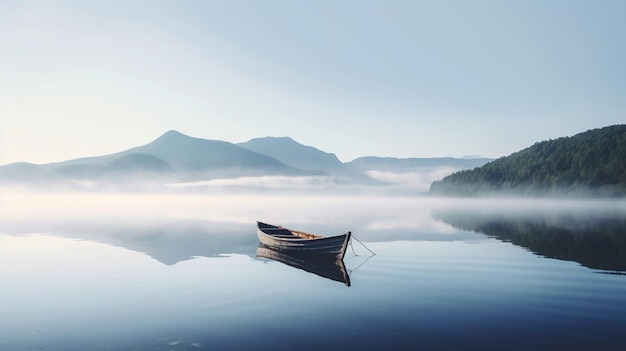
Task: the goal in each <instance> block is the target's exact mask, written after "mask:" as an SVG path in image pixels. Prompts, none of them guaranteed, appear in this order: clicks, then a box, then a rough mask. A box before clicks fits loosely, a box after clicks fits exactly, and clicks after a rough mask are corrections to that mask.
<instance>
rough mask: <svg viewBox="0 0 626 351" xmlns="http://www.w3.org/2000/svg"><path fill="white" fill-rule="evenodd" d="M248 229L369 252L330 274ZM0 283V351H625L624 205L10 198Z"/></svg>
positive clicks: (266, 197)
mask: <svg viewBox="0 0 626 351" xmlns="http://www.w3.org/2000/svg"><path fill="white" fill-rule="evenodd" d="M256 220H262V221H264V222H268V223H273V224H281V225H284V226H286V227H290V228H294V229H301V230H304V231H308V232H314V233H320V234H324V235H335V234H341V233H343V232H345V231H348V230H350V231H352V232H353V234H354V235H355V236H356V238H357V239H359V240H360V241H361V242H363V243H364V244H365V245H366V246H367V247H368V248H369V249H371V250H372V251H374V252H375V253H376V255H375V256H371V255H370V253H369V252H368V251H367V249H366V248H365V247H363V246H362V245H361V244H360V243H359V242H357V241H353V245H352V247H351V248H349V250H348V253H347V254H346V257H345V259H344V260H343V263H344V265H345V267H346V270H347V273H348V279H349V280H348V281H341V280H340V279H339V280H333V279H329V278H327V277H324V276H323V274H321V275H319V273H320V272H317V273H318V274H316V273H315V272H310V270H311V269H310V267H309V271H307V270H303V269H299V268H296V267H293V266H291V265H289V264H286V263H283V262H280V261H277V260H272V259H267V258H261V257H257V247H258V239H257V237H256V227H255V221H256ZM333 267H334V266H333V265H332V264H331V265H330V267H329V266H328V265H327V266H326V268H327V269H333ZM335 268H337V267H335ZM0 288H1V291H2V294H1V295H0V316H2V318H0V350H59V351H61V350H63V351H68V350H70V351H73V350H81V351H86V350H246V349H262V350H263V349H272V350H294V349H298V350H309V349H313V350H314V349H322V350H335V349H336V350H340V349H341V350H343V349H355V350H416V349H423V350H557V349H558V350H623V349H626V336H625V335H626V201H623V200H620V201H595V200H594V201H591V200H588V201H569V200H515V199H500V200H485V199H475V200H468V199H465V200H455V199H431V198H428V197H373V196H342V197H335V196H326V195H316V196H314V195H306V196H304V195H302V196H287V195H285V196H273V195H270V194H256V195H252V196H246V195H241V194H233V195H206V194H205V195H180V194H179V195H177V194H163V195H150V194H125V195H124V194H122V195H120V194H118V195H114V194H74V195H65V194H60V193H48V194H32V193H31V194H18V193H9V194H4V195H2V196H1V197H0Z"/></svg>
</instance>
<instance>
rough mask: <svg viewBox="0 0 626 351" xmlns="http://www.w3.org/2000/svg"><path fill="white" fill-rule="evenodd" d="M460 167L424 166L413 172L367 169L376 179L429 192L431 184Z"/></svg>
mask: <svg viewBox="0 0 626 351" xmlns="http://www.w3.org/2000/svg"><path fill="white" fill-rule="evenodd" d="M457 170H458V169H455V168H452V167H436V168H423V169H420V170H417V171H412V172H386V171H375V170H371V171H367V175H368V176H370V177H371V178H374V179H376V180H379V181H382V182H385V183H391V184H395V185H399V186H402V187H406V188H409V189H411V190H417V191H419V192H428V190H429V189H430V184H431V183H432V182H433V181H435V180H439V179H442V178H443V177H445V176H447V175H450V174H452V173H454V172H455V171H457Z"/></svg>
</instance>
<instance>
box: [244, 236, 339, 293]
mask: <svg viewBox="0 0 626 351" xmlns="http://www.w3.org/2000/svg"><path fill="white" fill-rule="evenodd" d="M256 256H257V257H260V258H266V259H270V260H273V261H277V262H281V263H284V264H286V265H288V266H291V267H294V268H297V269H301V270H303V271H306V272H309V273H313V274H316V275H318V276H320V277H322V278H326V279H330V280H334V281H337V282H341V283H344V284H345V285H346V286H348V287H349V286H350V275H349V274H348V270H347V269H346V265H345V264H344V263H343V260H342V259H340V258H339V257H337V256H333V255H326V254H310V253H309V254H306V253H300V251H278V250H274V249H271V248H269V247H267V246H265V245H263V244H259V247H258V248H257V249H256Z"/></svg>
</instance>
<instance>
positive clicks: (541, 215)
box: [433, 208, 626, 273]
mask: <svg viewBox="0 0 626 351" xmlns="http://www.w3.org/2000/svg"><path fill="white" fill-rule="evenodd" d="M433 217H434V218H438V219H440V220H442V221H444V222H446V223H448V224H450V225H452V226H454V227H456V228H458V229H461V230H467V231H474V232H479V233H484V234H486V235H487V236H489V237H493V238H496V239H498V240H501V241H504V242H510V243H512V244H515V245H518V246H521V247H524V248H526V249H528V250H530V251H531V252H533V253H535V254H537V255H541V256H544V257H548V258H554V259H559V260H566V261H573V262H577V263H579V264H581V265H583V266H585V267H588V268H591V269H598V270H603V271H609V272H617V273H619V272H626V255H624V253H625V252H626V216H624V214H623V213H621V212H619V211H614V212H611V211H609V212H601V213H598V212H593V211H586V210H578V211H557V210H550V211H546V210H536V211H520V212H516V211H498V210H493V209H481V208H474V209H469V208H464V209H459V208H457V209H453V210H443V209H440V210H437V211H434V212H433Z"/></svg>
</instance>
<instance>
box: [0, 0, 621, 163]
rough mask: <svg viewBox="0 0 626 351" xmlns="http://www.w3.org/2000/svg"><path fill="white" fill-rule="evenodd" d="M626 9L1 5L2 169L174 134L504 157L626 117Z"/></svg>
mask: <svg viewBox="0 0 626 351" xmlns="http://www.w3.org/2000/svg"><path fill="white" fill-rule="evenodd" d="M624 13H626V3H624V2H622V1H602V2H589V1H576V0H575V1H564V0H553V1H534V0H532V1H508V2H498V1H489V0H482V1H474V2H471V3H470V2H466V1H459V0H449V1H442V2H428V1H413V2H398V1H392V2H389V1H345V2H343V1H342V2H339V3H337V2H328V1H321V2H314V3H309V2H299V1H296V2H289V3H285V2H283V1H267V2H262V3H260V2H257V1H241V2H208V3H205V2H189V3H185V4H179V3H176V4H173V3H170V2H167V1H149V2H143V1H138V2H132V3H129V2H126V1H107V2H78V1H72V0H61V1H55V2H54V3H50V2H41V1H34V2H22V1H14V0H9V1H3V2H2V4H1V5H0V43H1V44H2V46H3V48H4V51H3V55H2V57H1V58H0V75H1V76H2V77H3V79H2V80H0V91H2V93H3V97H4V99H3V104H2V105H1V106H0V164H8V163H13V162H20V161H23V162H31V163H37V164H41V163H49V162H55V161H61V160H66V159H72V158H77V157H82V156H89V155H104V154H110V153H113V152H116V151H119V150H124V149H127V148H130V147H133V146H136V145H141V144H145V143H148V142H150V141H152V140H154V139H155V138H156V137H157V136H158V135H160V134H162V133H163V132H165V131H167V130H170V129H176V130H179V131H181V132H183V133H185V134H188V135H192V136H195V137H200V138H205V139H211V140H225V141H229V142H232V143H236V142H244V141H247V140H250V139H252V138H256V137H263V136H289V137H292V138H294V139H295V140H298V141H299V142H300V143H302V144H305V145H312V146H314V147H317V148H319V149H320V150H323V151H326V152H333V153H335V154H336V155H337V157H338V158H339V159H340V160H341V161H343V162H347V161H350V160H353V159H355V158H357V157H360V156H369V155H372V156H388V157H399V158H406V157H442V156H447V157H459V158H460V157H463V156H465V155H480V156H483V157H489V158H498V157H502V156H506V155H509V154H511V153H513V152H515V151H518V150H520V149H522V148H524V147H528V146H530V145H532V144H534V143H535V142H538V141H542V140H547V139H551V138H558V137H564V136H572V135H574V134H577V133H581V132H584V131H587V130H589V129H594V128H601V127H605V126H609V125H614V124H618V123H623V119H624V118H623V116H624V111H626V100H624V99H623V96H624V95H625V93H626V84H625V83H624V82H626V70H625V69H624V65H623V64H622V62H623V61H624V60H623V58H624V54H625V51H624V47H625V46H624V45H623V42H624V39H623V36H622V35H621V33H623V32H624V31H625V30H626V22H624V21H623V14H624Z"/></svg>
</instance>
